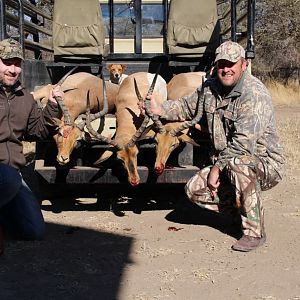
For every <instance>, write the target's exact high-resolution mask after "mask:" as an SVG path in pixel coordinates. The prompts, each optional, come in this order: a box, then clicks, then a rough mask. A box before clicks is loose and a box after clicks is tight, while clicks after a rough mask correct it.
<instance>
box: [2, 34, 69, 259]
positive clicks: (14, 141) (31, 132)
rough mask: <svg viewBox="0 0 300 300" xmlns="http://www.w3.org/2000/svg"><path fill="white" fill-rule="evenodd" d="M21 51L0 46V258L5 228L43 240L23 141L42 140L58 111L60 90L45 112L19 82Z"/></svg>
mask: <svg viewBox="0 0 300 300" xmlns="http://www.w3.org/2000/svg"><path fill="white" fill-rule="evenodd" d="M22 60H23V51H22V48H21V45H20V44H19V43H18V42H17V41H15V40H14V39H11V38H10V39H5V40H3V41H1V42H0V195H1V196H0V255H1V254H2V253H3V232H2V229H1V228H5V229H7V230H9V231H12V232H13V233H16V234H17V235H20V237H21V238H24V239H28V240H35V239H42V238H43V236H44V232H45V224H44V219H43V215H42V213H41V209H40V206H39V203H38V201H37V199H36V197H35V196H34V194H33V193H32V191H31V190H30V188H29V187H28V186H27V184H26V183H25V181H24V180H23V179H22V176H21V173H20V169H21V168H22V167H23V166H24V165H25V162H26V160H25V156H24V154H23V144H22V141H23V140H24V139H25V138H28V139H30V140H34V139H43V138H46V137H47V136H48V135H49V130H51V127H53V122H52V118H53V117H59V115H60V111H59V108H58V106H57V103H56V101H55V99H54V97H55V96H62V97H63V93H62V92H61V90H60V88H59V87H57V88H55V89H53V90H52V91H51V95H50V101H49V103H48V105H47V106H46V107H45V109H44V110H42V109H41V108H39V107H38V105H37V103H36V102H35V101H34V99H33V97H32V95H31V94H30V93H29V92H28V91H26V90H25V89H24V88H23V87H22V86H21V83H20V81H19V80H18V78H19V76H20V74H21V71H22Z"/></svg>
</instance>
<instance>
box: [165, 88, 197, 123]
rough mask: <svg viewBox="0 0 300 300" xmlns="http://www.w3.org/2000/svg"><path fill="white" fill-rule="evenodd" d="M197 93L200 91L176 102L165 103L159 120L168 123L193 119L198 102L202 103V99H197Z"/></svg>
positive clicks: (168, 101)
mask: <svg viewBox="0 0 300 300" xmlns="http://www.w3.org/2000/svg"><path fill="white" fill-rule="evenodd" d="M199 93H200V90H199V89H197V90H196V91H195V92H194V93H193V94H192V95H190V96H185V97H182V98H180V99H178V100H167V101H165V102H164V103H163V104H162V107H163V111H164V112H163V114H162V115H161V118H162V119H165V120H168V121H185V120H191V119H193V117H194V115H195V113H196V108H197V107H198V106H197V105H198V101H203V99H199ZM199 105H200V104H199ZM202 106H203V105H202ZM202 106H201V107H202Z"/></svg>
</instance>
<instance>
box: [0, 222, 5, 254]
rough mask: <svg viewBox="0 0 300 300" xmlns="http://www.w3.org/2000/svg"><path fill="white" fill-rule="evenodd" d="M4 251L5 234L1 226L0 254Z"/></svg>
mask: <svg viewBox="0 0 300 300" xmlns="http://www.w3.org/2000/svg"><path fill="white" fill-rule="evenodd" d="M3 253H4V234H3V230H2V228H1V226H0V256H1V255H2V254H3Z"/></svg>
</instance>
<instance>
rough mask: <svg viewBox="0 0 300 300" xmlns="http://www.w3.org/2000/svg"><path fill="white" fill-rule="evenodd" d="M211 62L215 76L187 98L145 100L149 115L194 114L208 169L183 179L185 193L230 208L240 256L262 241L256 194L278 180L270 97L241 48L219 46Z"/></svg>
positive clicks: (279, 154) (279, 157) (279, 153)
mask: <svg viewBox="0 0 300 300" xmlns="http://www.w3.org/2000/svg"><path fill="white" fill-rule="evenodd" d="M215 62H216V76H214V77H212V78H210V79H208V80H207V81H206V82H205V83H204V84H203V86H202V87H200V88H198V89H197V90H196V91H195V93H194V94H192V95H191V96H187V97H183V98H182V99H179V100H177V101H173V100H170V101H166V102H165V103H164V104H163V105H162V106H158V105H157V104H156V102H155V100H154V99H153V98H152V97H149V98H150V100H151V109H152V112H153V113H154V114H157V115H160V117H161V118H163V119H166V120H181V121H183V120H190V119H193V117H194V116H195V115H196V113H197V111H198V110H200V112H199V111H198V113H200V114H201V115H202V120H203V119H204V121H205V122H206V123H207V127H208V131H209V134H210V138H211V142H212V151H211V160H212V166H209V167H206V168H204V169H202V170H200V171H199V172H198V173H197V174H196V175H195V176H193V177H192V178H191V179H190V180H189V181H188V183H187V184H186V187H185V190H186V194H187V196H188V198H189V199H190V200H191V201H192V202H194V203H196V204H198V205H199V206H200V207H203V208H207V209H211V210H214V211H217V212H226V211H227V212H228V208H229V207H230V206H231V207H232V206H233V205H234V206H235V207H236V208H237V210H238V212H239V215H240V217H241V223H242V231H243V236H242V237H241V239H239V240H238V241H237V242H236V243H235V244H234V245H233V246H232V249H234V250H237V251H245V252H246V251H250V250H253V249H255V248H257V247H258V246H260V245H262V244H263V243H264V242H265V240H266V235H265V231H264V215H263V206H262V201H261V190H267V189H269V188H271V187H273V186H275V185H276V184H277V183H278V182H279V181H280V180H281V179H282V177H283V174H284V164H285V161H284V157H283V149H282V146H281V145H280V142H279V138H278V134H277V131H276V124H275V117H274V109H273V106H272V99H271V96H270V94H269V92H268V91H267V89H266V87H265V86H264V84H263V83H262V82H261V81H260V80H258V79H257V78H255V77H254V76H252V75H251V74H250V73H249V72H248V71H247V61H246V59H245V50H244V49H243V48H242V47H241V46H240V45H239V44H237V43H234V42H231V41H227V42H224V43H223V44H221V45H220V46H219V47H218V48H217V50H216V59H215ZM230 190H231V191H232V192H233V195H234V197H233V199H232V198H231V197H230Z"/></svg>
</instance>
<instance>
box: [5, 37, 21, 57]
mask: <svg viewBox="0 0 300 300" xmlns="http://www.w3.org/2000/svg"><path fill="white" fill-rule="evenodd" d="M15 57H17V58H21V59H22V60H24V57H23V50H22V47H21V44H20V43H19V42H17V41H16V40H14V39H12V38H8V39H5V40H2V41H1V42H0V58H2V59H10V58H15Z"/></svg>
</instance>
